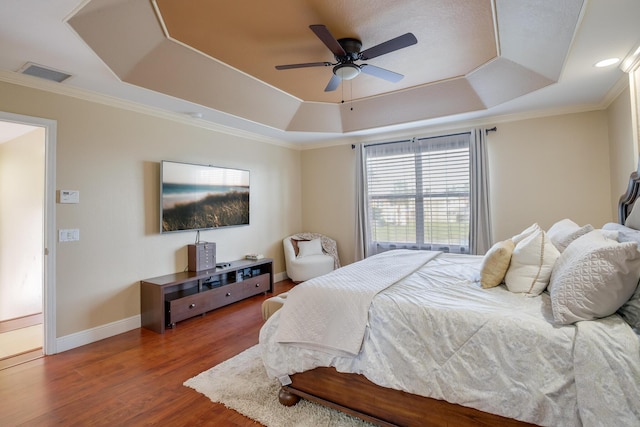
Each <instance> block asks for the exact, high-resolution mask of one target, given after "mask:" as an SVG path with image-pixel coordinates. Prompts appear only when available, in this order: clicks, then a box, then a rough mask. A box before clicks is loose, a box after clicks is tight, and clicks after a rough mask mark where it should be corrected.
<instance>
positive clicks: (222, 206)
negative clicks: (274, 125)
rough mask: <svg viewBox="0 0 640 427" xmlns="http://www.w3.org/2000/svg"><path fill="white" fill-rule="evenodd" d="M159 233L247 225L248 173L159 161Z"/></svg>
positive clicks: (238, 170) (245, 171)
mask: <svg viewBox="0 0 640 427" xmlns="http://www.w3.org/2000/svg"><path fill="white" fill-rule="evenodd" d="M161 186H162V188H161V193H162V194H161V197H162V205H161V224H162V229H161V231H162V232H170V231H185V230H201V229H207V228H218V227H228V226H237V225H248V224H249V171H247V170H242V169H232V168H224V167H216V166H205V165H195V164H188V163H175V162H167V161H164V162H162V169H161Z"/></svg>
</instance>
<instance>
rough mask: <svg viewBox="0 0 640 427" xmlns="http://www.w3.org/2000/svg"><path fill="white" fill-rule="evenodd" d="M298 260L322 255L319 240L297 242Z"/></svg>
mask: <svg viewBox="0 0 640 427" xmlns="http://www.w3.org/2000/svg"><path fill="white" fill-rule="evenodd" d="M298 249H299V250H300V251H299V252H298V258H302V257H305V256H310V255H322V241H321V240H320V239H313V240H308V241H304V240H300V241H299V242H298Z"/></svg>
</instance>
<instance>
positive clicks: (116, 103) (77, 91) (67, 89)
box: [0, 71, 299, 149]
mask: <svg viewBox="0 0 640 427" xmlns="http://www.w3.org/2000/svg"><path fill="white" fill-rule="evenodd" d="M0 81H2V82H6V83H11V84H16V85H19V86H24V87H28V88H31V89H37V90H42V91H45V92H50V93H55V94H57V95H63V96H69V97H72V98H77V99H81V100H83V101H89V102H95V103H98V104H103V105H107V106H110V107H115V108H120V109H123V110H128V111H133V112H137V113H141V114H146V115H149V116H153V117H157V118H161V119H165V120H171V121H174V122H178V123H181V124H185V125H188V126H194V127H199V128H202V129H207V130H211V131H214V132H219V133H223V134H226V135H231V136H235V137H239V138H244V139H249V140H252V141H256V142H264V143H267V144H271V145H277V146H280V147H285V148H291V149H298V148H299V147H298V145H297V144H294V143H290V142H286V141H283V140H279V139H276V138H270V137H267V136H264V135H260V134H258V133H254V132H249V131H244V130H240V129H236V128H232V127H229V126H225V125H221V124H218V123H214V122H211V121H207V120H204V119H201V118H197V117H190V116H188V115H185V114H182V113H175V112H171V111H166V110H162V109H160V108H153V107H149V106H147V105H143V104H140V103H137V102H133V101H129V100H125V99H121V98H116V97H113V96H109V95H103V94H99V93H96V92H92V91H89V90H86V89H81V88H77V87H73V86H69V85H66V84H64V83H56V82H50V81H48V80H44V79H40V78H37V77H32V76H27V75H23V74H19V73H16V72H10V71H0Z"/></svg>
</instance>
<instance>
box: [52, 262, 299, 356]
mask: <svg viewBox="0 0 640 427" xmlns="http://www.w3.org/2000/svg"><path fill="white" fill-rule="evenodd" d="M286 279H288V276H287V273H286V272H284V271H283V272H281V273H276V274H274V275H273V282H274V283H275V282H280V281H282V280H286ZM141 326H142V320H141V318H140V315H139V314H138V315H136V316H132V317H129V318H128V319H122V320H118V321H116V322H112V323H108V324H106V325H102V326H97V327H95V328H91V329H87V330H86V331H80V332H76V333H75V334H71V335H67V336H64V337H60V338H57V339H56V353H61V352H63V351H67V350H71V349H72V348H76V347H81V346H83V345H87V344H91V343H92V342H96V341H100V340H103V339H105V338H109V337H112V336H114V335H118V334H122V333H124V332H128V331H131V330H132V329H136V328H139V327H141Z"/></svg>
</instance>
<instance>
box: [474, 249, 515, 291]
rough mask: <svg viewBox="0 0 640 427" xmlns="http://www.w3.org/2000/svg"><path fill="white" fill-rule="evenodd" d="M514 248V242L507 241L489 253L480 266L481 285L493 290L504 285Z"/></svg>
mask: <svg viewBox="0 0 640 427" xmlns="http://www.w3.org/2000/svg"><path fill="white" fill-rule="evenodd" d="M514 247H515V244H514V243H513V240H511V239H507V240H504V241H502V242H498V243H496V244H495V245H493V246H492V247H491V249H489V250H488V251H487V253H486V254H485V256H484V258H483V259H482V264H481V265H480V284H481V285H482V287H483V288H485V289H486V288H493V287H495V286H498V285H499V284H500V283H502V281H503V280H504V275H505V274H506V272H507V269H508V268H509V263H510V262H511V253H512V252H513V248H514Z"/></svg>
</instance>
